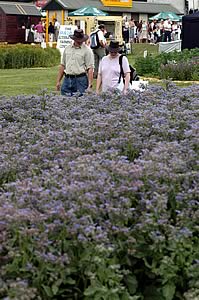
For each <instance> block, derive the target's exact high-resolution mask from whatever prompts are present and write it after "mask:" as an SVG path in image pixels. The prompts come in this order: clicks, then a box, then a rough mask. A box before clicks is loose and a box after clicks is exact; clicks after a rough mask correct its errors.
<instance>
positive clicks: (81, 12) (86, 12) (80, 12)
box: [69, 6, 108, 16]
mask: <svg viewBox="0 0 199 300" xmlns="http://www.w3.org/2000/svg"><path fill="white" fill-rule="evenodd" d="M106 15H108V14H107V13H106V12H104V11H102V10H101V9H99V8H96V7H93V6H84V7H81V8H79V9H77V10H74V11H72V12H70V13H69V16H106Z"/></svg>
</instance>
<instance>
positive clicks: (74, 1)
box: [42, 0, 183, 14]
mask: <svg viewBox="0 0 199 300" xmlns="http://www.w3.org/2000/svg"><path fill="white" fill-rule="evenodd" d="M51 3H57V4H58V5H59V6H60V9H64V10H70V11H71V10H76V9H79V8H80V7H83V6H94V7H96V8H99V9H101V10H103V11H106V12H129V13H147V14H156V13H159V12H160V11H171V12H174V13H176V14H182V13H183V12H181V11H179V10H178V9H176V8H175V7H173V6H172V5H170V4H163V3H149V2H133V7H129V8H128V7H114V6H112V7H111V6H104V5H103V4H102V3H101V1H100V0H50V1H49V2H48V3H47V4H46V5H44V6H43V8H42V9H44V10H51Z"/></svg>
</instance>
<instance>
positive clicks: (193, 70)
mask: <svg viewBox="0 0 199 300" xmlns="http://www.w3.org/2000/svg"><path fill="white" fill-rule="evenodd" d="M135 67H136V70H137V72H138V74H139V75H141V76H147V75H150V76H151V75H152V76H157V77H160V78H172V79H176V80H198V74H199V49H198V48H196V49H192V50H188V49H185V50H183V51H181V52H177V51H174V52H170V53H161V54H159V55H157V56H151V55H150V56H147V57H146V58H143V57H140V58H138V59H137V61H136V63H135Z"/></svg>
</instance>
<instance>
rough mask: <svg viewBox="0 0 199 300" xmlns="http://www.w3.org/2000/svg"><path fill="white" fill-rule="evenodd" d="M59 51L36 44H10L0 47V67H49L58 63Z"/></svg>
mask: <svg viewBox="0 0 199 300" xmlns="http://www.w3.org/2000/svg"><path fill="white" fill-rule="evenodd" d="M59 62H60V52H59V50H58V49H54V48H50V47H47V48H46V49H42V48H41V47H39V46H37V45H34V46H32V45H23V44H19V45H14V46H13V45H12V46H7V45H6V46H5V45H4V46H2V47H0V69H20V68H31V67H50V66H55V65H58V64H59Z"/></svg>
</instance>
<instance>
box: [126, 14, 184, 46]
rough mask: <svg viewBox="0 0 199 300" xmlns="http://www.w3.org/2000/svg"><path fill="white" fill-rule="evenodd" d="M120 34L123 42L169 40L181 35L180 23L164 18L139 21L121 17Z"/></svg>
mask: <svg viewBox="0 0 199 300" xmlns="http://www.w3.org/2000/svg"><path fill="white" fill-rule="evenodd" d="M122 35H123V39H124V41H125V43H129V42H131V43H132V42H134V43H151V44H156V43H159V42H171V41H176V40H179V39H180V37H181V23H180V22H176V21H171V20H170V19H169V18H167V19H166V20H160V21H157V20H153V21H151V22H146V21H145V20H143V21H142V20H141V21H140V22H138V21H135V20H134V19H130V20H128V18H127V17H126V16H125V17H124V18H123V27H122Z"/></svg>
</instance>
